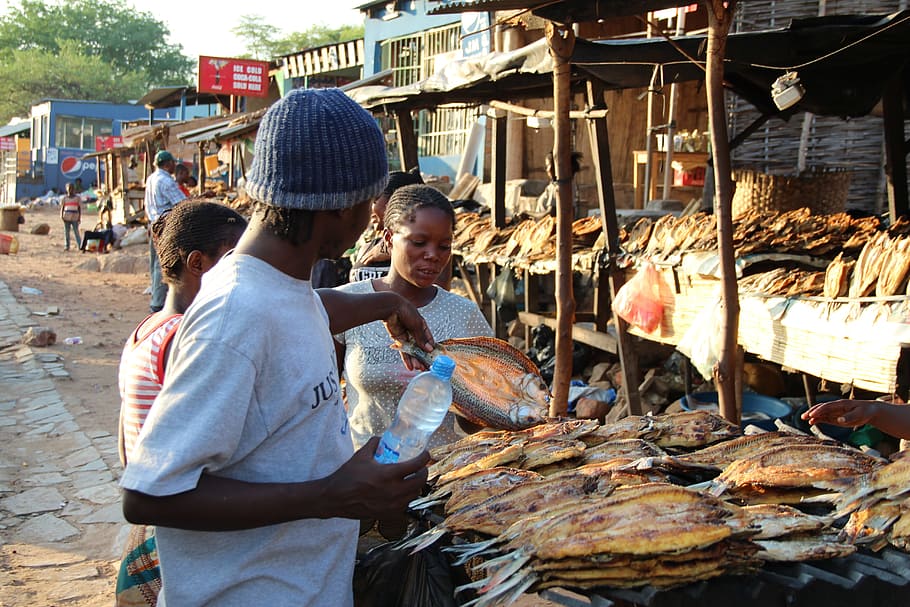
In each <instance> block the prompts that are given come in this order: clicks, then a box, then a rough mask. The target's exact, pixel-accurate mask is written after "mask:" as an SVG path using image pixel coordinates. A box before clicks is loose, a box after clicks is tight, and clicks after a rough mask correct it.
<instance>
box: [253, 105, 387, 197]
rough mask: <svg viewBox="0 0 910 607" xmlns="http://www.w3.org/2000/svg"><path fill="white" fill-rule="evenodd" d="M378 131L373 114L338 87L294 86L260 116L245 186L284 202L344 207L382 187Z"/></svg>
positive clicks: (384, 173) (383, 161)
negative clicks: (285, 95) (312, 87)
mask: <svg viewBox="0 0 910 607" xmlns="http://www.w3.org/2000/svg"><path fill="white" fill-rule="evenodd" d="M388 172H389V169H388V162H387V160H386V147H385V139H384V138H383V136H382V131H380V130H379V126H377V124H376V121H375V120H374V119H373V117H372V116H371V115H370V114H369V112H367V111H366V110H364V109H363V108H362V107H360V105H358V104H357V102H355V101H354V100H353V99H351V98H350V97H348V96H347V95H345V94H344V93H343V92H341V91H340V90H338V89H295V90H294V91H291V92H290V93H289V94H288V95H287V97H284V98H283V99H281V100H279V101H278V102H276V103H275V104H274V105H273V106H272V107H271V108H269V110H268V112H266V114H265V116H263V118H262V122H261V123H260V124H259V132H258V133H257V135H256V151H255V156H254V157H253V164H252V166H251V167H250V172H249V174H248V175H247V180H246V191H247V194H249V196H250V197H251V198H253V199H254V200H258V201H260V202H264V203H266V204H270V205H272V206H275V207H282V208H287V209H308V210H313V211H324V210H331V209H346V208H349V207H352V206H354V205H356V204H357V203H359V202H363V201H365V200H369V199H370V198H373V197H375V196H378V195H379V194H380V193H382V190H383V189H384V188H385V186H386V183H387V182H388V179H389V176H388Z"/></svg>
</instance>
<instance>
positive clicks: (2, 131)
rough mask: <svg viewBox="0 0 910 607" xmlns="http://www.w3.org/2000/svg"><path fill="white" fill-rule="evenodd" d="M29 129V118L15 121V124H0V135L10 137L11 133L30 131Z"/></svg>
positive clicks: (30, 125)
mask: <svg viewBox="0 0 910 607" xmlns="http://www.w3.org/2000/svg"><path fill="white" fill-rule="evenodd" d="M31 129H32V122H31V120H25V121H23V122H17V123H16V124H7V125H6V126H0V137H11V136H12V135H18V134H19V133H24V132H25V131H30V130H31Z"/></svg>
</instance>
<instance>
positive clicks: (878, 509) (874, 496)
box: [837, 451, 910, 550]
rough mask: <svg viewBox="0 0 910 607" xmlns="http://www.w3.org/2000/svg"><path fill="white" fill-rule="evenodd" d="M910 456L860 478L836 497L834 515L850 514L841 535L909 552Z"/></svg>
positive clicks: (859, 541) (900, 457) (903, 453)
mask: <svg viewBox="0 0 910 607" xmlns="http://www.w3.org/2000/svg"><path fill="white" fill-rule="evenodd" d="M908 494H910V453H908V452H906V451H905V452H901V453H899V454H898V456H897V459H895V460H894V461H893V462H891V463H889V464H888V465H886V466H884V467H881V468H879V469H878V470H876V471H875V472H872V473H871V474H868V475H864V476H863V477H861V478H860V479H858V481H857V482H856V483H853V484H852V486H851V487H850V488H849V489H847V490H846V491H844V493H843V494H841V495H840V497H839V498H838V506H839V511H838V513H837V514H846V513H847V512H852V513H851V515H850V519H849V520H848V521H847V524H846V525H845V526H844V531H843V535H844V537H845V538H846V539H848V540H850V541H852V542H855V543H857V544H868V545H869V546H870V547H871V548H872V549H873V550H880V549H881V548H883V547H884V546H885V545H886V544H888V543H891V544H892V545H894V546H896V547H898V548H900V549H901V550H910V496H908Z"/></svg>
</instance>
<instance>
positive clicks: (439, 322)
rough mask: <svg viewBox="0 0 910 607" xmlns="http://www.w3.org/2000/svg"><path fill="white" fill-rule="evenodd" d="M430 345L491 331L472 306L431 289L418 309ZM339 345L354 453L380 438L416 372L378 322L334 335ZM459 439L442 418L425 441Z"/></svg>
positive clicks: (364, 286) (366, 285)
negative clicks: (430, 338)
mask: <svg viewBox="0 0 910 607" xmlns="http://www.w3.org/2000/svg"><path fill="white" fill-rule="evenodd" d="M339 290H341V291H345V292H348V293H373V292H374V289H373V284H372V281H369V280H365V281H363V282H356V283H350V284H347V285H343V286H341V287H339ZM420 314H421V315H422V316H423V317H424V319H426V321H427V325H428V326H429V327H430V332H431V333H432V334H433V338H434V339H435V340H436V341H443V340H445V339H449V338H452V337H476V336H492V335H493V330H492V329H491V328H490V325H489V324H488V323H487V320H486V319H485V318H484V316H483V314H481V312H480V309H479V308H478V307H477V306H476V305H475V304H474V302H472V301H470V300H467V299H465V298H464V297H460V296H458V295H456V294H454V293H450V292H448V291H445V290H443V289H440V288H438V287H437V288H436V296H435V297H433V299H432V300H431V301H430V302H429V303H428V304H426V305H425V306H423V307H421V308H420ZM335 339H336V341H338V342H339V343H342V344H344V346H345V353H344V377H345V380H346V382H347V383H346V386H345V396H346V400H347V406H348V419H349V420H350V422H351V438H352V439H353V440H354V447H355V448H360V447H361V446H363V444H364V443H366V442H367V441H368V440H370V437H371V436H381V435H382V433H383V432H385V431H386V429H387V428H388V427H389V425H391V423H392V418H393V417H394V415H395V408H396V407H397V406H398V399H400V398H401V394H402V393H403V392H404V389H405V387H406V386H407V384H408V382H409V381H410V380H411V378H412V377H414V375H416V374H417V372H416V371H408V370H407V368H406V367H405V366H404V363H402V361H401V356H400V355H399V354H398V351H397V350H393V349H392V348H391V347H390V346H391V345H392V338H391V337H389V333H388V331H386V329H385V326H384V325H383V324H382V322H379V321H376V322H371V323H368V324H365V325H361V326H359V327H354V328H353V329H350V330H348V331H345V332H344V333H342V334H340V335H336V336H335ZM458 438H461V435H459V434H458V433H457V430H456V427H455V417H454V416H453V415H452V414H451V413H448V414H446V417H445V419H444V420H443V422H442V425H441V426H440V427H439V429H438V430H437V431H436V432H435V433H434V434H433V437H432V438H431V439H430V446H431V447H436V446H439V445H444V444H446V443H450V442H452V441H454V440H456V439H458Z"/></svg>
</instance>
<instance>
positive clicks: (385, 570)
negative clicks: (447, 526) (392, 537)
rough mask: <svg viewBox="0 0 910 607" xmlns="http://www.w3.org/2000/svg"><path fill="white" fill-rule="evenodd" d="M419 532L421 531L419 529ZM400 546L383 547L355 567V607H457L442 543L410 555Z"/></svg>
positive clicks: (373, 551)
mask: <svg viewBox="0 0 910 607" xmlns="http://www.w3.org/2000/svg"><path fill="white" fill-rule="evenodd" d="M418 529H420V527H418ZM421 531H422V530H420V531H415V532H414V533H411V534H408V536H405V538H403V539H402V540H399V541H397V542H388V543H385V544H380V545H379V546H376V547H375V548H373V549H371V550H370V551H369V552H367V553H366V554H365V555H364V556H363V558H361V559H359V560H358V562H357V564H356V566H355V567H354V607H458V601H456V600H455V586H456V585H457V584H458V583H461V582H460V581H458V582H456V580H455V579H453V570H452V568H451V567H450V566H449V561H448V559H447V558H446V556H445V554H444V553H443V552H442V546H441V545H440V544H439V543H436V544H433V545H432V546H429V547H427V548H424V549H423V550H421V551H420V552H416V553H414V554H411V553H410V550H411V549H410V548H401V545H402V544H403V543H404V542H406V541H407V540H408V539H410V538H411V537H414V535H415V534H416V533H420V532H421Z"/></svg>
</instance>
